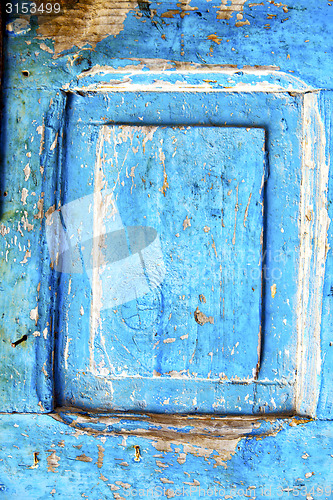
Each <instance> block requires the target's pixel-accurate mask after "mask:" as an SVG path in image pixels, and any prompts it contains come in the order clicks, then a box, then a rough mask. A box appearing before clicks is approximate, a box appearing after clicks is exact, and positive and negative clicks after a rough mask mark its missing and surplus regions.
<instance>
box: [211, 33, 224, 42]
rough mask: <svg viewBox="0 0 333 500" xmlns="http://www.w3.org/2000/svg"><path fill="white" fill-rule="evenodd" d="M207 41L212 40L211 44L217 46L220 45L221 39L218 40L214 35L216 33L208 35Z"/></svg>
mask: <svg viewBox="0 0 333 500" xmlns="http://www.w3.org/2000/svg"><path fill="white" fill-rule="evenodd" d="M207 40H212V41H213V42H215V43H217V44H218V45H220V43H221V42H222V38H219V37H218V36H217V35H216V33H214V34H213V35H208V36H207Z"/></svg>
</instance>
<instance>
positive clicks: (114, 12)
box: [37, 0, 137, 57]
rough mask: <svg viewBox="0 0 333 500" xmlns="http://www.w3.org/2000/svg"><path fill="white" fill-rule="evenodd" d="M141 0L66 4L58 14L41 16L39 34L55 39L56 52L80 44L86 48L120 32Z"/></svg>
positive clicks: (103, 0) (39, 17)
mask: <svg viewBox="0 0 333 500" xmlns="http://www.w3.org/2000/svg"><path fill="white" fill-rule="evenodd" d="M136 7H137V1H134V0H127V2H122V1H113V2H105V0H81V1H80V2H77V3H76V2H67V3H64V4H63V7H62V9H61V13H60V14H59V15H58V16H52V17H51V19H50V18H49V17H48V16H38V23H39V28H38V30H37V35H38V36H39V38H41V39H46V38H51V39H53V40H54V56H53V57H57V56H58V55H59V54H60V53H61V52H63V51H64V50H69V49H71V48H72V47H74V46H76V47H78V48H79V49H82V48H83V47H84V46H85V45H87V44H90V45H91V49H94V48H95V46H96V44H97V43H98V42H100V41H101V40H103V39H104V38H106V37H108V36H110V35H114V36H116V35H118V34H119V33H120V32H121V31H122V30H123V29H124V22H125V19H126V17H127V15H128V13H129V12H130V11H131V10H135V8H136Z"/></svg>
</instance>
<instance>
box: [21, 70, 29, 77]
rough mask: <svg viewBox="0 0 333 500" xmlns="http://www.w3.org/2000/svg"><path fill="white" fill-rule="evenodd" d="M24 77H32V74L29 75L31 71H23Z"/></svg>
mask: <svg viewBox="0 0 333 500" xmlns="http://www.w3.org/2000/svg"><path fill="white" fill-rule="evenodd" d="M22 75H23V76H25V77H28V76H29V75H30V73H29V71H28V70H26V69H24V70H23V71H22Z"/></svg>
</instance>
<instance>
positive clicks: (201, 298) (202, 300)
mask: <svg viewBox="0 0 333 500" xmlns="http://www.w3.org/2000/svg"><path fill="white" fill-rule="evenodd" d="M199 300H200V302H203V303H204V304H206V302H207V301H206V297H205V296H204V295H203V294H202V293H201V294H200V295H199Z"/></svg>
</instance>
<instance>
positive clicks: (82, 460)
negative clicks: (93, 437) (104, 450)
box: [75, 453, 93, 462]
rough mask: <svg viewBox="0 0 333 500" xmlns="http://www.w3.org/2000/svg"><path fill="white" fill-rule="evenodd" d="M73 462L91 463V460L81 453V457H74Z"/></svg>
mask: <svg viewBox="0 0 333 500" xmlns="http://www.w3.org/2000/svg"><path fill="white" fill-rule="evenodd" d="M75 460H79V461H80V462H92V460H93V459H92V458H90V457H87V455H85V454H84V453H82V455H78V456H77V457H75Z"/></svg>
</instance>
